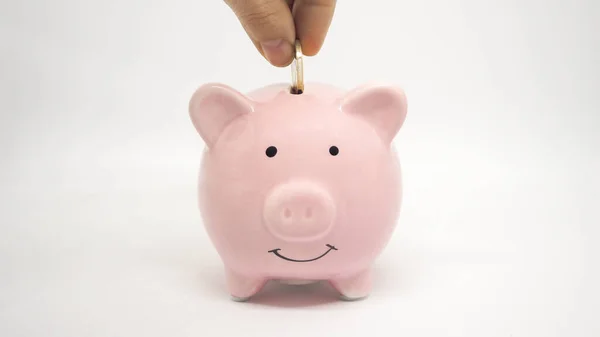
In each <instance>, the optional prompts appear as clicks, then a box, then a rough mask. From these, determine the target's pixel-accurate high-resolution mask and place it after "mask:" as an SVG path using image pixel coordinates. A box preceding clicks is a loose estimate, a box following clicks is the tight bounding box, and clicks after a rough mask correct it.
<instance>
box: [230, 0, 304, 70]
mask: <svg viewBox="0 0 600 337" xmlns="http://www.w3.org/2000/svg"><path fill="white" fill-rule="evenodd" d="M225 3H227V5H228V6H229V7H230V8H231V9H232V10H233V12H234V14H235V15H236V16H237V17H238V20H239V21H240V23H241V24H242V26H243V27H244V29H245V30H246V33H247V34H248V36H249V37H250V39H251V40H252V42H253V43H254V45H255V46H256V48H257V49H258V51H259V52H260V53H261V54H262V55H263V56H264V57H265V58H266V59H267V60H268V61H269V62H270V63H271V64H272V65H274V66H278V67H284V66H287V65H289V64H290V63H291V62H292V58H293V48H292V46H293V44H294V40H295V38H296V33H295V28H294V19H293V17H292V13H291V10H290V7H289V5H288V3H287V2H286V1H285V0H225Z"/></svg>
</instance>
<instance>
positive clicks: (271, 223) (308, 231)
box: [264, 182, 335, 241]
mask: <svg viewBox="0 0 600 337" xmlns="http://www.w3.org/2000/svg"><path fill="white" fill-rule="evenodd" d="M334 217H335V205H334V202H333V199H332V198H331V196H330V195H329V193H327V191H325V190H324V189H323V188H321V187H319V186H318V185H316V184H313V183H310V182H291V183H287V184H283V185H280V186H277V187H276V188H275V189H274V190H273V191H272V192H271V193H270V194H269V195H267V198H266V200H265V207H264V219H265V224H266V226H267V228H268V229H269V231H270V232H271V233H272V234H273V235H275V236H277V237H278V238H280V239H282V240H285V241H310V240H317V239H319V238H322V237H323V236H325V235H326V234H327V233H328V232H329V230H330V229H331V227H332V226H333V222H334Z"/></svg>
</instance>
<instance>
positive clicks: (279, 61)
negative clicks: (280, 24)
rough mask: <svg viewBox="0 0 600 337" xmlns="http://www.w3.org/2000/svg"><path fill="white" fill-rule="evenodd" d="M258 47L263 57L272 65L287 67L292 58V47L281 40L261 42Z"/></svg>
mask: <svg viewBox="0 0 600 337" xmlns="http://www.w3.org/2000/svg"><path fill="white" fill-rule="evenodd" d="M260 45H261V47H262V50H263V53H264V54H265V57H266V58H267V60H269V62H271V64H273V65H276V66H284V65H287V64H288V63H289V61H290V59H291V57H292V46H291V45H289V44H288V43H286V42H285V41H284V40H282V39H279V40H271V41H266V42H262V43H261V44H260Z"/></svg>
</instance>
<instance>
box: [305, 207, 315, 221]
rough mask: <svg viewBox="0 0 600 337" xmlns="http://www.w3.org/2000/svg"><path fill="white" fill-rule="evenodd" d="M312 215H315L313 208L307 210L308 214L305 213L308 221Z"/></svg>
mask: <svg viewBox="0 0 600 337" xmlns="http://www.w3.org/2000/svg"><path fill="white" fill-rule="evenodd" d="M312 215H313V211H312V208H307V209H306V212H305V213H304V216H306V218H307V219H310V218H312Z"/></svg>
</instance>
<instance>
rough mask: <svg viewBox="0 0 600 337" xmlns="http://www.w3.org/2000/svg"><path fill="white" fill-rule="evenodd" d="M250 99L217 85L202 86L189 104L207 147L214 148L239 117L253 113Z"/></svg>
mask: <svg viewBox="0 0 600 337" xmlns="http://www.w3.org/2000/svg"><path fill="white" fill-rule="evenodd" d="M253 109H254V108H253V105H252V102H251V101H250V99H248V98H247V97H246V96H244V95H243V94H241V93H240V92H238V91H236V90H235V89H233V88H231V87H229V86H226V85H223V84H216V83H209V84H205V85H203V86H201V87H200V88H198V89H197V90H196V92H194V94H193V95H192V98H191V99H190V103H189V114H190V118H191V120H192V124H193V125H194V127H195V128H196V131H197V132H198V134H200V137H202V139H203V140H204V142H205V143H206V146H208V147H212V146H213V145H214V143H215V142H216V141H217V139H218V138H219V136H220V135H221V133H222V132H223V130H224V129H225V128H226V127H227V126H228V125H229V123H230V122H231V121H233V120H234V119H236V118H237V117H240V116H244V115H246V114H249V113H251V112H252V111H253Z"/></svg>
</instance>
